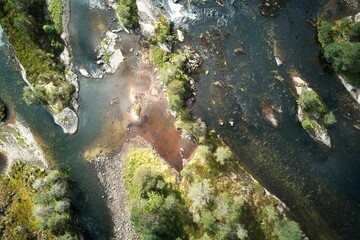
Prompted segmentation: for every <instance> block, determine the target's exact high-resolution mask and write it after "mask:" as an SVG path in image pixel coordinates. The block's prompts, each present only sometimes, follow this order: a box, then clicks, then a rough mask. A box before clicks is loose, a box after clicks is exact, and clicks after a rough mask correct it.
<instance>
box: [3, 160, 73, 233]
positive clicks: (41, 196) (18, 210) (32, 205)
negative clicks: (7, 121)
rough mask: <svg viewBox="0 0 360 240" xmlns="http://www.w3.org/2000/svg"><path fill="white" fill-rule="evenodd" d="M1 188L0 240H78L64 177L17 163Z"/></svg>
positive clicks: (56, 172) (54, 172) (54, 171)
mask: <svg viewBox="0 0 360 240" xmlns="http://www.w3.org/2000/svg"><path fill="white" fill-rule="evenodd" d="M0 186H1V187H0V211H1V213H2V214H1V215H0V238H1V239H77V237H76V235H75V234H74V229H73V227H72V224H71V217H70V210H69V209H70V200H69V199H68V198H67V192H66V191H67V183H66V181H65V176H64V175H63V174H61V173H59V172H58V171H56V170H52V171H49V172H47V171H45V170H44V169H42V168H39V167H37V166H32V165H29V164H26V163H24V162H21V161H18V162H15V163H14V164H13V165H12V167H11V170H10V172H9V176H4V175H0Z"/></svg>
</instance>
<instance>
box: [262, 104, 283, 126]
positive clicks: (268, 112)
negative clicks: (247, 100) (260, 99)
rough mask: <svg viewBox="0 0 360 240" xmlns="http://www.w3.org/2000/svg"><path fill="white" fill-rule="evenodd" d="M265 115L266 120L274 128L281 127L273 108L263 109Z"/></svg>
mask: <svg viewBox="0 0 360 240" xmlns="http://www.w3.org/2000/svg"><path fill="white" fill-rule="evenodd" d="M262 112H263V115H264V118H265V120H266V121H267V122H268V123H270V124H271V125H272V126H273V127H278V126H279V121H278V119H277V118H276V115H275V113H274V110H273V109H272V108H271V107H268V106H266V107H264V108H263V109H262Z"/></svg>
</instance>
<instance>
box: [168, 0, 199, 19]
mask: <svg viewBox="0 0 360 240" xmlns="http://www.w3.org/2000/svg"><path fill="white" fill-rule="evenodd" d="M168 6H169V11H168V13H169V15H170V19H171V21H175V22H176V21H180V20H186V19H195V18H196V15H195V14H193V13H192V12H191V11H189V10H188V9H186V8H184V6H183V5H181V4H179V3H174V1H173V0H168Z"/></svg>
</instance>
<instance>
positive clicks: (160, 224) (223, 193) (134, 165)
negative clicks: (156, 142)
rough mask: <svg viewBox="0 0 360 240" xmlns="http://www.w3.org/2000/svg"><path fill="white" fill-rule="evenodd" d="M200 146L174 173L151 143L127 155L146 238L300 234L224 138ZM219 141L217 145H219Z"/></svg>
mask: <svg viewBox="0 0 360 240" xmlns="http://www.w3.org/2000/svg"><path fill="white" fill-rule="evenodd" d="M213 143H214V144H209V145H200V146H198V148H197V150H196V153H195V154H194V156H193V158H192V159H191V160H190V161H189V163H188V164H186V165H185V167H184V169H183V170H182V171H181V172H180V175H181V176H180V179H179V181H176V176H175V174H174V173H173V172H172V171H171V170H170V168H169V166H168V165H166V163H164V162H163V161H162V160H160V159H159V158H158V157H156V156H155V155H154V153H153V152H152V150H151V149H148V148H134V149H131V150H130V151H129V152H128V154H127V156H126V157H125V171H124V176H123V179H124V182H125V187H126V191H127V198H128V202H129V203H130V207H131V220H132V223H133V225H134V226H135V229H136V230H137V231H138V232H139V233H140V236H141V239H247V238H249V239H292V240H295V239H299V240H300V239H301V238H302V232H301V230H300V228H299V225H298V224H297V223H295V222H293V221H291V220H289V219H288V218H286V217H284V216H283V215H281V214H279V210H278V209H276V207H277V206H279V202H278V201H277V200H276V199H274V198H273V197H271V196H270V195H266V194H265V191H264V189H263V188H262V187H261V186H260V185H259V184H257V183H256V182H254V180H253V179H251V177H250V176H249V175H248V174H247V173H246V172H245V171H244V170H243V169H242V168H241V166H240V165H239V164H238V163H237V162H236V161H235V159H234V157H233V155H232V154H231V152H230V149H229V148H228V147H226V146H225V145H223V143H221V142H220V141H213ZM217 146H218V147H217Z"/></svg>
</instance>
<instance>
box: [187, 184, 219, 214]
mask: <svg viewBox="0 0 360 240" xmlns="http://www.w3.org/2000/svg"><path fill="white" fill-rule="evenodd" d="M212 192H213V187H212V186H211V183H210V180H209V179H204V180H198V179H195V181H194V182H193V183H191V185H190V187H189V191H188V198H189V199H190V200H191V201H192V206H193V207H194V208H203V207H205V206H206V205H207V204H209V202H210V200H211V199H212Z"/></svg>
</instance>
